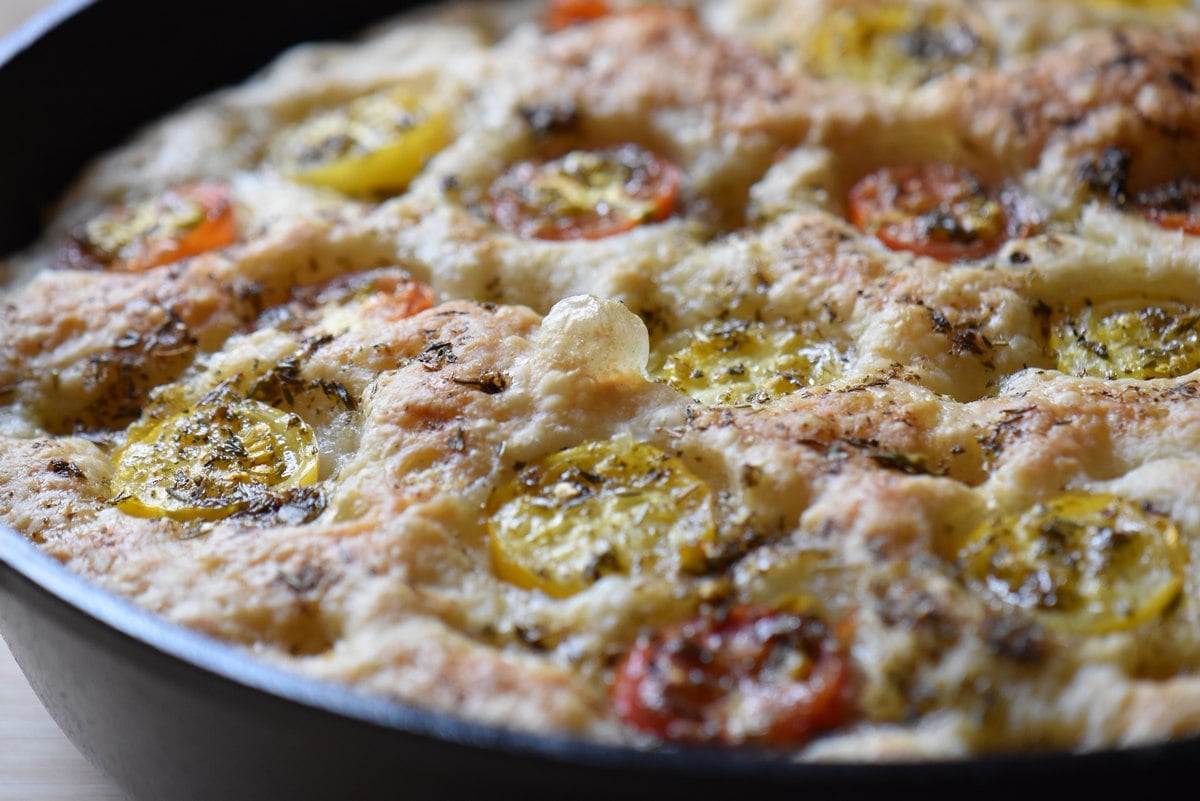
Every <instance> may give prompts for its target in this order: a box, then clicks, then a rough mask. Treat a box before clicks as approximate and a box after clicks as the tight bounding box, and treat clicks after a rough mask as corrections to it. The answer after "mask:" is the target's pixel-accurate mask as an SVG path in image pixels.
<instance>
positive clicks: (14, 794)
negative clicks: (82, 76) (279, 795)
mask: <svg viewBox="0 0 1200 801" xmlns="http://www.w3.org/2000/svg"><path fill="white" fill-rule="evenodd" d="M50 2H51V0H0V36H4V35H5V34H7V33H8V32H9V31H11V30H12V29H13V28H15V27H16V26H17V25H19V24H20V23H21V22H22V21H24V20H25V19H26V18H27V17H29V16H31V15H32V14H34V13H35V12H37V11H38V10H40V9H41V8H42V7H44V6H47V5H50ZM0 801H127V799H126V796H125V795H124V794H123V793H122V792H120V791H119V790H118V789H117V788H116V787H115V786H114V785H113V784H112V782H110V781H109V780H108V779H106V778H105V777H104V776H102V775H101V774H100V773H99V771H97V770H96V769H95V768H93V767H92V766H91V765H89V764H88V763H87V761H86V760H84V758H83V757H82V756H80V755H79V752H78V751H76V750H75V748H74V746H72V745H71V743H70V742H68V741H67V738H66V737H64V736H63V734H62V732H60V731H59V730H58V727H57V726H56V725H54V721H52V720H51V719H50V716H49V715H47V714H46V712H45V710H43V709H42V705H41V704H40V703H39V702H38V700H37V697H36V696H34V694H33V690H31V689H29V685H28V684H27V683H26V681H25V677H24V676H23V675H21V671H20V669H19V668H18V667H17V664H16V662H14V661H13V659H12V656H11V655H10V654H9V652H8V648H7V647H6V646H5V645H4V644H3V642H0ZM163 801H168V799H164V800H163Z"/></svg>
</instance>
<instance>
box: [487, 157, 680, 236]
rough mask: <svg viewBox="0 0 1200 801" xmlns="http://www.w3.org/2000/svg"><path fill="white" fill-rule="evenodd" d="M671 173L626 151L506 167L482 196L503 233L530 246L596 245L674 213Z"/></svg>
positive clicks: (663, 163)
mask: <svg viewBox="0 0 1200 801" xmlns="http://www.w3.org/2000/svg"><path fill="white" fill-rule="evenodd" d="M681 181H682V174H681V172H680V170H679V168H678V167H676V166H675V165H674V164H671V163H670V162H669V161H667V160H665V159H662V158H660V157H658V156H656V155H655V154H653V153H651V152H650V151H648V150H646V149H645V148H642V147H639V146H637V145H633V144H625V145H619V146H617V147H610V148H604V149H601V150H572V151H570V152H568V153H566V154H565V155H563V156H560V157H558V158H556V159H551V160H549V161H541V160H532V161H522V162H518V163H517V164H514V165H513V166H512V167H510V168H509V169H508V170H507V171H505V172H504V173H503V174H501V175H500V176H499V177H498V178H497V179H496V180H495V181H494V182H493V183H492V185H491V188H490V189H489V190H488V211H489V213H490V214H491V217H492V219H493V220H495V222H496V224H497V225H499V226H500V227H501V228H503V229H504V230H506V231H509V232H510V233H513V234H516V235H517V236H522V237H529V238H533V239H549V240H556V241H562V240H570V239H603V238H604V237H608V236H613V235H614V234H619V233H622V232H624V231H628V230H630V229H631V228H635V227H637V226H638V225H642V224H644V223H650V222H661V221H662V220H665V219H667V218H668V217H670V216H671V215H672V214H674V213H675V207H676V203H677V198H678V194H679V185H680V183H681Z"/></svg>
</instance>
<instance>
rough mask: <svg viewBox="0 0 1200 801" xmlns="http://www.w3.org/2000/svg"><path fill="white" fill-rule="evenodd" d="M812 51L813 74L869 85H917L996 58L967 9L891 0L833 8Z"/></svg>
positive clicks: (813, 38) (816, 29)
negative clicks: (963, 11)
mask: <svg viewBox="0 0 1200 801" xmlns="http://www.w3.org/2000/svg"><path fill="white" fill-rule="evenodd" d="M807 49H808V52H809V53H810V56H809V62H808V67H809V70H810V71H811V72H813V74H815V75H817V76H818V77H822V78H834V77H838V78H849V79H851V80H855V81H860V82H864V83H891V84H895V83H908V84H915V83H919V82H921V81H925V80H928V79H929V78H932V77H935V76H937V75H940V74H942V73H944V72H947V71H949V70H951V69H953V68H954V67H955V66H957V65H959V64H967V65H971V66H977V67H983V66H987V65H988V64H990V63H991V62H992V61H993V60H994V58H995V49H994V47H992V46H991V45H989V44H987V43H986V42H985V41H984V37H983V36H982V35H981V34H980V32H979V31H978V30H977V29H976V25H975V24H973V23H972V22H971V21H970V20H968V19H967V17H966V15H964V14H963V13H962V10H961V8H958V7H955V6H951V5H949V4H946V5H941V4H939V5H930V6H927V7H924V8H921V7H918V6H916V5H914V4H912V3H899V2H892V1H891V0H885V1H884V2H877V1H874V2H860V3H838V4H832V10H831V11H830V12H829V13H828V14H827V15H825V16H824V17H823V18H821V19H820V20H819V21H818V22H817V23H816V24H815V25H814V26H813V30H812V34H811V38H810V40H809V45H808V48H807Z"/></svg>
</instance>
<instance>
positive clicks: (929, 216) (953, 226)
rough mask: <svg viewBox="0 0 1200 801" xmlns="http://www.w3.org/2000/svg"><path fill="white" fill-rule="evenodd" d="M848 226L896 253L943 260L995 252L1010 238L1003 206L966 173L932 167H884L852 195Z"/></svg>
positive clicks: (947, 166)
mask: <svg viewBox="0 0 1200 801" xmlns="http://www.w3.org/2000/svg"><path fill="white" fill-rule="evenodd" d="M849 209H850V222H852V223H853V224H854V225H855V226H856V227H857V228H858V229H859V230H861V231H863V232H864V233H869V234H872V235H874V236H875V237H876V238H877V239H878V240H879V241H880V242H882V243H883V244H884V245H886V246H887V247H889V248H891V249H892V250H906V251H910V252H912V253H916V254H918V255H921V256H930V257H932V258H935V259H938V260H939V261H946V262H954V261H969V260H972V259H979V258H983V257H984V256H987V255H989V254H991V253H994V252H995V251H996V250H997V249H998V248H999V247H1000V245H1001V244H1003V243H1004V241H1005V239H1007V238H1008V220H1007V215H1006V214H1005V212H1004V209H1003V207H1002V206H1001V205H1000V203H999V202H998V201H996V200H995V199H993V198H992V197H991V196H990V195H989V193H988V192H987V190H986V189H984V187H983V186H982V185H981V184H980V182H979V180H978V179H977V178H976V177H975V176H974V175H972V174H971V173H970V172H968V171H967V170H964V169H962V168H960V167H955V166H953V165H950V164H943V163H934V164H919V165H903V166H895V167H883V168H882V169H879V170H876V171H875V172H872V173H870V174H869V175H867V176H865V177H863V178H862V179H861V180H859V181H858V183H856V184H855V185H854V187H853V188H852V189H851V190H850V195H849Z"/></svg>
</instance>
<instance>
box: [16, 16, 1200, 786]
mask: <svg viewBox="0 0 1200 801" xmlns="http://www.w3.org/2000/svg"><path fill="white" fill-rule="evenodd" d="M0 1H2V0H0ZM412 5H418V3H403V2H386V1H385V0H335V2H332V3H319V4H313V5H312V7H311V8H307V9H306V8H304V7H303V6H304V4H300V3H293V2H284V0H270V1H269V2H268V0H202V2H199V3H189V4H182V5H178V6H176V5H174V4H167V3H163V2H162V0H66V1H65V2H63V3H62V4H61V5H60V6H58V7H57V8H56V9H55V10H54V11H52V12H50V13H48V14H46V15H43V16H42V17H40V18H39V19H38V20H36V21H35V22H34V23H32V24H31V25H29V26H27V27H26V28H24V29H23V30H22V31H20V32H18V34H16V35H15V36H14V37H12V38H10V39H9V40H7V41H6V42H4V43H2V44H0V109H3V123H2V124H0V253H4V252H8V251H11V250H13V249H15V248H17V247H19V246H21V245H23V244H25V243H27V242H28V241H30V240H31V239H32V238H33V237H34V236H35V235H36V233H37V230H38V220H39V219H40V215H41V213H42V211H43V209H44V208H45V207H46V206H47V205H48V204H49V203H51V202H52V201H53V199H54V198H55V197H56V196H57V195H58V193H59V192H60V191H61V189H62V188H63V186H64V185H65V183H66V182H67V181H68V180H69V178H70V177H71V176H72V175H74V174H75V173H76V172H77V171H78V170H79V169H80V167H81V166H82V165H83V163H84V161H85V160H86V159H87V158H88V157H90V156H92V155H95V154H97V153H99V152H101V151H102V150H104V149H105V148H107V147H109V146H111V145H113V144H115V143H116V142H118V141H119V140H120V139H121V138H122V137H124V136H126V135H127V134H128V133H129V132H130V131H131V130H132V129H133V128H135V127H136V126H137V125H138V124H140V123H142V122H144V121H146V120H149V119H152V118H154V117H155V116H157V115H159V114H161V113H163V112H165V111H167V110H169V109H171V108H173V107H176V106H177V105H179V104H180V103H181V102H183V101H185V100H187V99H188V98H191V97H194V96H196V95H198V94H200V93H201V92H203V91H206V90H210V89H213V88H216V87H218V86H220V85H223V84H227V83H230V82H234V81H236V80H238V79H240V78H243V77H245V76H246V75H248V74H249V73H250V72H252V71H253V70H254V69H255V68H257V67H259V66H261V65H263V64H265V63H266V62H267V61H269V60H270V59H271V58H272V57H273V56H274V55H276V54H277V53H278V52H279V51H280V50H282V49H283V48H284V47H286V46H287V45H289V44H292V43H295V42H299V41H303V40H307V39H314V38H321V39H328V38H337V37H339V36H344V35H348V34H350V33H352V32H353V31H355V30H357V29H359V28H361V27H362V26H363V25H365V24H367V23H369V22H370V21H372V20H374V19H378V18H380V17H383V16H385V15H387V14H390V13H393V12H396V11H398V10H399V9H401V8H403V7H406V6H412ZM166 9H170V17H169V18H168V17H166V16H164V15H165V14H166V13H167V11H166ZM448 57H450V54H448ZM0 502H3V500H2V499H0ZM0 633H2V634H3V635H4V638H5V640H6V641H7V642H8V644H9V646H10V648H11V649H12V652H13V655H14V656H15V657H16V660H17V662H18V663H19V664H20V665H21V667H22V669H23V670H24V671H25V674H26V676H27V677H28V678H29V680H30V683H31V684H32V685H33V688H34V690H35V691H36V692H37V694H38V695H39V696H40V698H41V699H42V701H43V703H44V704H45V705H46V708H47V709H48V710H49V711H50V713H51V715H53V716H54V718H55V720H56V721H57V722H58V723H59V725H60V726H62V728H63V730H64V731H65V732H66V734H67V736H68V737H70V739H71V741H72V742H73V743H75V745H76V746H77V747H78V748H79V749H80V750H81V751H82V752H83V753H84V754H85V755H86V756H87V757H88V758H89V759H90V760H91V761H92V762H93V763H95V764H96V765H97V766H98V767H99V768H100V769H101V770H103V771H105V772H106V773H108V774H109V775H111V776H112V777H113V779H115V780H116V781H117V782H118V783H119V784H120V785H121V786H122V787H124V788H125V789H126V790H127V791H128V792H130V793H131V794H132V795H133V796H134V797H135V798H137V799H139V801H217V800H219V801H273V800H274V799H281V800H282V801H308V799H313V800H314V801H316V800H317V799H321V800H322V801H323V800H325V799H347V800H348V801H358V799H384V798H389V799H390V798H396V799H399V798H403V799H426V798H428V799H433V798H437V799H459V798H461V799H485V798H496V797H498V798H521V799H529V800H531V801H532V800H534V799H556V800H558V801H575V800H576V799H579V800H583V799H603V801H615V800H618V799H619V800H620V801H634V800H635V799H656V801H657V800H658V799H663V798H687V799H695V800H696V801H706V800H708V799H711V800H712V801H718V800H719V801H731V799H738V800H740V799H755V801H758V800H759V799H776V798H778V799H782V798H789V799H805V800H806V801H807V799H827V798H832V799H850V798H867V797H870V798H872V799H880V798H897V797H901V798H920V799H934V798H948V799H949V798H953V799H986V798H1005V799H1012V798H1014V797H1017V798H1020V797H1025V798H1033V797H1052V796H1053V797H1059V798H1061V797H1064V796H1067V797H1078V796H1079V795H1080V794H1081V793H1084V792H1090V793H1093V794H1095V795H1096V797H1098V798H1106V797H1114V796H1115V794H1117V793H1120V794H1128V793H1132V792H1137V793H1139V794H1145V793H1149V792H1153V791H1154V790H1155V789H1161V790H1163V791H1164V792H1165V791H1166V789H1167V788H1168V787H1169V786H1171V785H1176V786H1178V785H1177V784H1176V783H1177V782H1179V781H1183V782H1187V783H1188V784H1185V785H1184V786H1191V781H1193V766H1194V765H1197V764H1200V740H1196V739H1193V740H1188V741H1184V742H1178V743H1173V744H1169V745H1163V746H1157V747H1151V748H1142V749H1137V750H1126V751H1112V752H1104V753H1092V754H1081V755H1073V754H1057V755H1055V754H1051V755H1011V756H1000V757H993V758H987V759H976V760H970V761H961V762H933V763H924V764H902V763H901V764H834V765H828V764H826V765H803V764H792V763H788V762H786V761H783V760H781V759H778V758H775V757H772V756H771V755H769V754H762V753H754V752H741V753H728V752H714V751H704V750H697V749H690V750H689V749H679V750H670V751H660V752H654V753H648V752H637V751H631V750H623V749H616V748H607V747H600V746H595V745H590V744H586V743H580V742H575V741H570V740H564V739H556V738H552V737H536V736H529V735H522V734H514V733H511V732H506V731H502V730H497V729H491V728H487V727H483V726H477V725H473V724H469V723H464V722H462V721H459V720H456V719H454V718H452V717H448V716H444V715H437V714H431V713H428V712H424V711H420V710H417V709H414V708H411V707H408V706H404V705H402V704H398V703H394V702H389V701H382V700H379V699H373V698H369V697H366V696H363V695H359V694H356V693H354V692H352V691H350V690H348V689H344V688H342V687H338V686H333V685H329V684H324V683H320V682H316V681H312V680H309V679H305V678H302V677H298V676H295V675H291V674H288V673H285V672H282V671H280V670H277V669H274V668H271V667H268V666H266V665H264V664H262V663H259V662H257V661H255V660H254V659H253V658H251V657H249V656H247V655H246V654H244V653H243V652H242V651H240V650H237V649H235V648H233V647H231V646H228V645H226V644H223V643H220V642H216V641H213V640H210V639H207V638H205V637H203V636H201V635H198V634H195V633H193V632H190V631H186V630H183V629H181V628H178V627H176V626H173V625H171V624H169V623H166V622H164V621H162V620H160V619H158V618H155V617H154V616H152V615H149V614H147V613H145V612H143V611H141V610H140V609H138V608H136V607H134V606H133V605H132V604H130V603H128V602H126V601H124V600H122V599H119V598H116V597H113V596H111V595H109V594H107V593H105V592H102V591H100V590H98V589H96V588H94V587H92V586H90V585H89V584H87V583H86V582H85V581H83V580H82V579H80V578H78V577H76V576H74V575H72V574H70V573H68V572H67V571H66V570H64V569H63V568H62V567H61V566H59V565H58V564H57V563H56V562H54V561H53V560H52V559H50V558H49V557H47V556H45V555H44V554H42V553H40V552H39V551H37V549H36V548H34V547H33V546H32V545H30V544H28V543H27V542H25V540H24V539H23V538H21V537H20V536H19V535H17V534H15V533H14V532H12V531H10V530H7V529H0ZM2 779H3V777H0V782H2Z"/></svg>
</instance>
